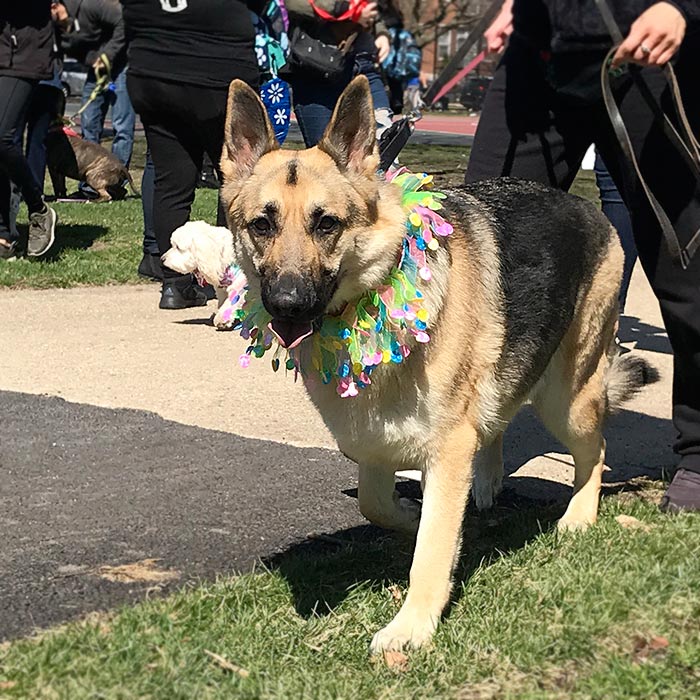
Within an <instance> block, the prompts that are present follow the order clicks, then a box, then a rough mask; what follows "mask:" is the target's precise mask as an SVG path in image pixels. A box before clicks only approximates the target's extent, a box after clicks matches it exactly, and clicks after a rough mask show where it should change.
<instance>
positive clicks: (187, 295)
mask: <svg viewBox="0 0 700 700" xmlns="http://www.w3.org/2000/svg"><path fill="white" fill-rule="evenodd" d="M206 305H207V295H206V294H205V293H204V292H203V291H201V289H199V288H198V287H196V286H195V285H194V284H193V283H192V279H191V277H190V276H189V275H186V276H185V278H184V279H176V280H168V281H164V282H163V291H162V292H161V295H160V304H158V306H159V308H161V309H189V308H190V307H192V306H206Z"/></svg>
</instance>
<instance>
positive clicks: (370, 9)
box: [357, 2, 379, 29]
mask: <svg viewBox="0 0 700 700" xmlns="http://www.w3.org/2000/svg"><path fill="white" fill-rule="evenodd" d="M378 16H379V10H377V3H376V2H368V3H367V4H366V5H365V6H364V7H363V8H362V12H360V16H359V17H358V18H357V23H358V24H360V25H362V26H363V27H364V28H365V29H370V28H371V27H372V25H373V24H374V22H375V20H376V19H377V17H378Z"/></svg>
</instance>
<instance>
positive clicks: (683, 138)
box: [595, 0, 700, 270]
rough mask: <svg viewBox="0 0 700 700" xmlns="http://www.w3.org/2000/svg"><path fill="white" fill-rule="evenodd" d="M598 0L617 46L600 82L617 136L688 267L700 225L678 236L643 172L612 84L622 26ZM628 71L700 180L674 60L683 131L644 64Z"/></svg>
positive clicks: (667, 71) (669, 76)
mask: <svg viewBox="0 0 700 700" xmlns="http://www.w3.org/2000/svg"><path fill="white" fill-rule="evenodd" d="M595 1H596V5H597V6H598V9H599V11H600V13H601V15H602V17H603V21H604V22H605V24H606V26H607V28H608V32H609V33H610V36H611V37H612V39H613V42H614V43H615V46H613V48H612V49H610V51H609V52H608V54H607V56H606V57H605V60H604V61H603V65H602V66H601V69H600V83H601V88H602V91H603V101H604V102H605V108H606V110H607V112H608V117H609V118H610V122H611V124H612V127H613V130H614V131H615V136H616V137H617V140H618V141H619V143H620V147H621V148H622V152H623V153H624V155H625V157H626V158H627V159H628V160H629V162H630V163H631V164H632V167H633V168H634V170H635V172H636V174H637V178H638V179H639V182H640V184H641V185H642V188H643V189H644V193H645V194H646V196H647V200H648V201H649V205H650V206H651V208H652V211H653V212H654V216H656V219H657V221H658V222H659V226H660V227H661V232H662V233H663V236H664V239H665V240H666V245H667V246H668V249H669V250H670V252H671V253H672V254H673V255H674V256H676V257H677V258H678V259H679V260H680V263H681V267H682V268H683V269H684V270H685V269H687V268H688V265H689V264H690V261H691V259H692V258H693V256H694V255H695V253H696V252H697V251H698V249H700V229H698V230H697V231H696V232H695V234H694V235H693V236H692V238H691V239H690V241H689V242H688V243H687V244H686V245H685V246H683V245H682V244H681V242H680V240H679V239H678V235H677V233H676V230H675V229H674V227H673V224H672V223H671V220H670V219H669V217H668V214H666V212H665V211H664V208H663V207H662V206H661V204H660V202H659V201H658V199H656V197H655V196H654V193H653V192H652V191H651V188H650V187H649V185H648V184H647V183H646V180H645V179H644V177H643V175H642V173H641V170H640V168H639V163H638V161H637V157H636V155H635V153H634V148H633V147H632V141H631V139H630V137H629V133H628V132H627V127H626V126H625V123H624V121H623V119H622V115H621V114H620V109H619V107H618V105H617V101H616V100H615V95H614V94H613V90H612V86H611V84H610V74H611V68H610V64H611V62H612V57H613V56H614V55H615V52H616V51H617V48H618V46H619V44H620V43H621V42H622V41H623V39H622V33H621V32H620V28H619V27H618V25H617V22H616V21H615V18H614V17H613V14H612V12H611V10H610V6H609V5H608V3H607V1H606V0H595ZM627 72H628V73H629V75H630V77H631V78H632V80H633V81H634V83H635V85H636V86H637V88H638V89H639V91H640V93H641V95H642V97H643V98H644V100H645V101H646V102H647V103H648V105H649V107H650V108H651V110H652V112H653V113H654V118H655V119H656V121H657V122H658V123H659V124H660V126H661V128H662V129H663V132H664V134H666V136H667V138H668V139H669V141H671V143H672V144H673V145H674V147H675V148H676V150H677V151H678V152H679V153H680V155H681V156H682V158H683V160H684V161H685V162H686V164H687V165H688V167H689V168H690V170H691V172H693V173H694V174H695V178H696V180H697V181H698V182H700V145H699V144H698V140H697V139H696V137H695V135H694V134H693V130H692V129H691V127H690V123H689V122H688V117H687V115H686V113H685V108H684V107H683V100H682V98H681V93H680V89H679V87H678V80H677V79H676V73H675V71H674V70H673V66H672V65H671V64H670V63H667V64H666V65H665V66H664V67H663V72H664V76H665V78H666V81H667V82H668V84H669V87H670V88H671V97H672V101H673V105H674V109H675V112H676V117H677V118H678V123H679V125H680V128H681V131H682V134H680V133H678V130H677V129H676V127H675V126H674V124H673V122H672V121H671V120H670V119H669V117H668V115H667V114H666V113H665V112H664V111H663V109H662V108H661V105H660V104H659V103H658V101H657V100H656V99H655V98H654V96H653V95H652V93H651V90H649V86H648V85H647V84H646V82H645V81H644V78H643V77H642V75H641V67H640V66H635V65H630V66H628V67H627Z"/></svg>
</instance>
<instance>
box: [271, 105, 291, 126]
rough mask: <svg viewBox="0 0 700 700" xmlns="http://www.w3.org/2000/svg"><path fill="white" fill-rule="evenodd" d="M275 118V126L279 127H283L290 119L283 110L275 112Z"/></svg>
mask: <svg viewBox="0 0 700 700" xmlns="http://www.w3.org/2000/svg"><path fill="white" fill-rule="evenodd" d="M273 118H274V120H275V124H277V125H278V126H279V125H282V124H286V123H287V119H289V117H288V116H287V113H286V112H285V111H284V110H283V109H278V110H277V111H276V112H275V116H274V117H273Z"/></svg>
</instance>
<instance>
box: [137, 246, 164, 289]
mask: <svg viewBox="0 0 700 700" xmlns="http://www.w3.org/2000/svg"><path fill="white" fill-rule="evenodd" d="M138 273H139V275H141V277H145V278H146V279H149V280H156V281H158V282H162V281H163V266H162V265H161V262H160V255H158V254H157V253H156V254H152V253H144V254H143V257H142V258H141V262H140V263H139V269H138Z"/></svg>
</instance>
